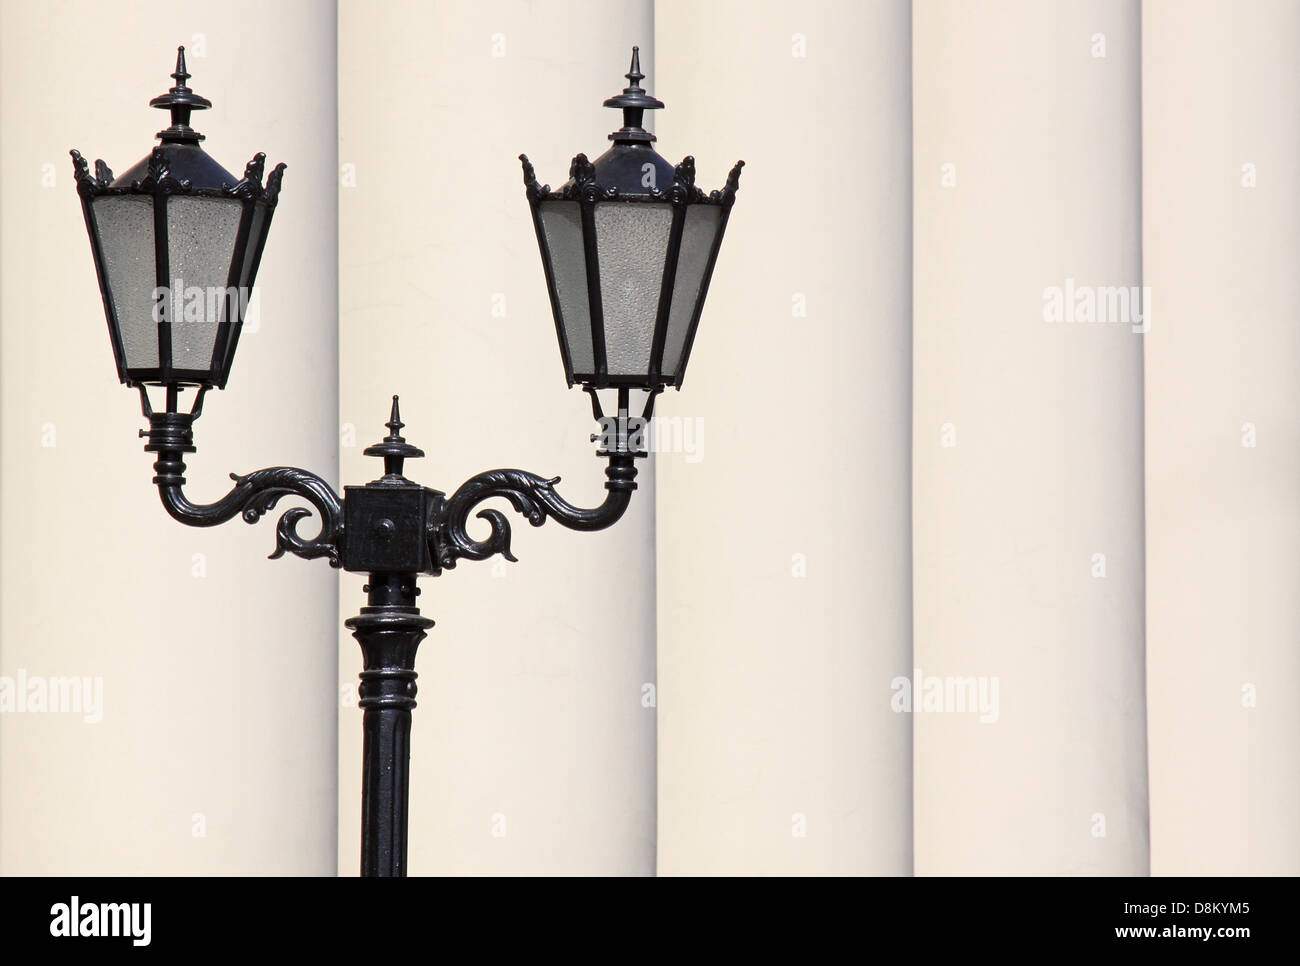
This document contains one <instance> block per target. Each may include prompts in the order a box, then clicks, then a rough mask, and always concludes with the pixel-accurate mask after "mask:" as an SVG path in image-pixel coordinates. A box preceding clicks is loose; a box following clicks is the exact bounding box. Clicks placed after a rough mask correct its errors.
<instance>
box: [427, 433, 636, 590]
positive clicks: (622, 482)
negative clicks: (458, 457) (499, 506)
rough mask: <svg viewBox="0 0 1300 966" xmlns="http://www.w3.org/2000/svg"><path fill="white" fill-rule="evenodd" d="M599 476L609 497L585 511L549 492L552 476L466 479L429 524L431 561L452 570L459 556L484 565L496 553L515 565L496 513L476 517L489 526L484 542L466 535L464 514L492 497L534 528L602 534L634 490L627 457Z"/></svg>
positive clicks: (613, 459) (615, 458) (505, 525)
mask: <svg viewBox="0 0 1300 966" xmlns="http://www.w3.org/2000/svg"><path fill="white" fill-rule="evenodd" d="M605 475H606V477H608V479H607V481H606V483H605V488H606V489H607V490H608V491H609V495H608V496H607V497H606V498H605V502H604V503H602V504H601V505H600V506H598V507H592V508H590V509H584V508H582V507H576V506H574V505H573V504H572V503H569V502H568V501H567V500H565V499H564V498H563V497H562V496H560V495H559V494H558V493H556V492H555V484H557V483H559V482H560V478H559V477H558V476H556V477H551V478H549V479H548V478H546V477H542V476H538V475H537V474H536V473H529V472H527V471H526V470H488V471H487V472H486V473H479V474H478V475H477V476H472V477H470V478H469V479H468V480H466V481H465V482H464V483H463V484H461V486H460V488H459V489H457V490H456V492H455V493H453V494H452V495H451V496H450V497H448V498H447V499H446V500H445V501H443V502H442V503H441V505H440V506H439V507H438V509H437V510H436V511H435V513H434V516H433V519H431V520H430V522H429V532H430V549H431V550H432V552H433V557H434V559H435V560H436V561H437V562H438V566H439V567H442V568H445V569H451V568H453V567H455V566H456V561H457V560H458V559H459V558H462V557H463V558H465V559H467V560H486V559H487V558H488V557H491V556H492V555H493V554H497V553H499V554H501V555H502V556H503V557H505V558H506V559H507V560H512V561H513V560H515V557H514V555H513V554H512V553H511V552H510V521H509V520H507V519H506V516H505V514H504V513H502V512H501V511H500V510H494V509H491V508H488V509H484V510H480V511H479V512H478V513H477V514H476V516H477V517H478V518H479V519H481V520H486V521H487V522H488V525H489V526H490V527H491V532H490V533H489V534H488V536H486V537H485V538H484V539H482V540H475V539H474V538H473V537H471V536H470V535H469V533H468V532H467V531H466V525H467V523H468V521H469V515H470V513H471V512H473V510H474V508H475V507H476V506H478V505H479V504H480V503H482V502H483V501H484V500H487V499H491V498H492V497H502V498H504V499H505V500H507V501H509V503H510V505H511V506H512V507H514V508H515V510H516V511H518V512H519V513H521V514H523V516H524V517H525V518H526V519H527V520H528V522H529V523H531V524H532V525H533V526H535V527H540V526H541V525H542V524H543V523H545V522H546V521H547V519H548V518H549V519H552V520H555V521H556V522H557V523H559V524H560V525H561V526H565V527H568V528H569V529H570V530H603V529H604V528H605V527H608V526H610V525H612V524H613V523H615V522H616V521H617V520H618V519H619V518H620V517H621V516H622V515H623V513H624V511H625V510H627V507H628V503H629V502H630V501H631V498H632V491H633V490H634V489H636V482H635V480H636V465H635V463H634V462H633V457H632V455H631V454H627V453H616V454H611V455H610V458H609V467H608V468H607V469H606V470H605Z"/></svg>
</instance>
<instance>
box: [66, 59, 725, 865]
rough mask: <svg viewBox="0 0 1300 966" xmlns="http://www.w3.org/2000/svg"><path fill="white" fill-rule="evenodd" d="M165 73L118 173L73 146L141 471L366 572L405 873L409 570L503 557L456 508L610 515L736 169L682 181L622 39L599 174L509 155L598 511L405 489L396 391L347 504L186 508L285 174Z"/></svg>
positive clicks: (391, 813)
mask: <svg viewBox="0 0 1300 966" xmlns="http://www.w3.org/2000/svg"><path fill="white" fill-rule="evenodd" d="M172 77H173V78H175V80H176V85H175V86H174V87H172V88H171V90H170V91H168V92H167V93H166V94H163V95H161V96H159V97H156V98H154V99H153V101H151V102H150V103H151V104H152V105H153V106H154V107H158V108H163V109H166V110H169V111H170V112H171V120H172V123H171V126H170V127H168V128H167V129H165V130H163V131H161V132H159V134H158V137H159V138H160V141H161V143H160V144H159V145H158V146H157V147H155V148H154V149H153V152H152V153H151V154H150V155H149V157H148V158H146V159H144V160H143V161H141V162H140V163H139V164H137V165H136V166H135V167H133V168H131V169H130V170H129V171H127V172H126V174H124V175H122V176H121V177H119V178H116V179H115V178H114V177H113V173H112V172H111V171H110V170H109V169H108V167H107V166H106V165H105V164H104V162H103V161H96V162H95V171H94V173H93V174H91V172H90V170H89V166H88V164H87V163H86V161H85V159H84V158H82V156H81V155H80V154H79V153H78V152H77V151H73V152H72V159H73V165H74V167H75V169H76V179H77V191H78V193H79V194H80V195H81V199H82V208H83V211H84V213H85V218H86V228H87V231H88V232H89V234H90V243H91V250H92V252H93V254H94V258H95V269H96V271H97V273H98V275H99V285H100V289H101V291H102V293H103V297H104V311H105V315H106V317H107V319H108V329H109V336H110V339H111V341H112V345H113V353H114V357H115V358H116V360H117V368H118V376H119V378H120V379H121V380H122V381H123V382H124V383H126V384H127V385H129V386H132V387H135V388H137V389H138V390H139V392H140V399H141V406H142V408H143V410H144V415H145V417H146V418H147V419H148V421H149V429H148V430H147V431H144V430H142V431H141V433H140V435H141V436H145V437H147V438H148V442H147V443H146V445H145V450H146V451H147V452H150V453H154V454H155V462H154V473H155V476H154V478H153V482H154V483H155V484H156V485H157V487H158V492H159V495H160V496H161V498H162V503H163V506H164V507H165V508H166V509H167V512H168V513H170V514H171V515H172V517H174V518H175V519H177V520H179V521H180V522H181V523H185V524H188V525H190V526H198V527H209V526H215V525H216V524H219V523H224V522H226V521H227V520H230V519H232V518H233V517H235V516H236V515H240V516H242V517H243V518H244V520H246V521H247V522H249V523H254V522H256V521H257V520H259V519H261V517H263V516H264V515H266V514H267V513H269V512H270V511H271V510H273V509H274V507H275V505H276V503H277V502H278V501H279V500H280V499H281V498H283V497H297V498H301V499H304V500H306V501H307V502H308V503H309V504H311V506H312V507H314V508H315V510H316V512H317V513H318V515H319V516H320V531H319V532H318V533H317V534H316V535H315V536H313V537H303V536H302V535H300V534H299V532H298V523H299V521H300V520H302V518H304V517H307V516H310V511H309V510H307V509H305V508H303V507H292V508H290V509H288V510H285V511H284V512H283V513H282V514H281V515H280V519H279V522H278V524H277V527H276V550H275V552H274V553H272V554H271V556H272V557H273V558H275V557H280V556H282V555H283V554H284V553H285V552H289V553H293V554H296V555H297V556H300V557H305V558H314V557H325V558H327V559H328V560H329V562H330V565H331V566H334V567H341V568H343V569H344V570H347V571H351V572H360V573H366V574H368V575H369V582H368V583H367V584H366V587H365V590H366V593H367V594H368V601H367V603H368V606H366V607H363V608H362V609H361V613H360V615H358V616H357V617H353V618H350V619H349V620H347V621H346V622H345V624H346V626H347V627H348V628H349V629H350V630H351V631H352V633H353V636H354V637H356V639H357V641H358V642H359V643H360V645H361V652H362V658H363V662H364V670H363V671H362V672H361V686H360V689H359V690H360V702H359V703H360V706H361V708H362V709H363V710H364V729H365V743H364V764H363V784H362V820H361V821H362V833H361V873H362V875H367V876H400V875H405V874H406V835H407V798H408V796H407V791H408V777H409V776H408V769H409V761H410V735H411V710H412V709H413V708H414V707H415V693H416V686H415V678H416V674H415V652H416V648H417V646H418V645H419V643H420V641H421V640H423V638H424V636H425V632H426V631H427V630H428V629H429V628H430V627H431V626H433V621H432V620H430V619H428V618H426V617H422V616H421V615H420V611H419V609H418V608H417V607H416V605H415V599H416V596H417V595H418V594H419V593H420V591H419V589H418V588H417V587H416V578H417V577H418V576H419V575H420V574H425V575H434V576H436V575H438V574H440V573H442V571H443V570H445V569H451V568H453V567H455V566H456V563H457V561H458V560H460V559H469V560H485V559H487V558H488V557H491V556H493V555H494V554H498V553H499V554H501V555H502V556H504V557H505V558H506V559H507V560H514V559H515V558H514V557H513V556H512V555H511V553H510V524H509V521H508V520H507V519H506V517H505V515H504V514H503V513H501V512H500V511H499V510H495V509H483V510H480V511H479V512H478V514H477V515H478V516H479V517H480V518H482V519H484V520H486V521H487V522H488V524H489V526H490V528H491V529H490V533H489V534H488V535H487V536H486V537H485V538H484V539H482V540H475V539H473V538H472V537H470V536H469V534H468V533H467V532H466V522H467V520H468V518H469V515H470V514H471V513H472V512H473V511H474V509H475V507H477V506H478V505H479V504H480V503H482V502H483V501H484V500H487V499H490V498H492V497H502V498H504V499H505V500H507V501H508V502H509V503H510V505H511V506H513V507H514V509H515V510H517V511H518V512H520V513H522V514H523V515H524V516H525V517H526V518H527V519H528V522H529V523H531V524H532V525H533V526H541V525H542V524H543V523H544V522H545V521H546V520H547V518H550V519H553V520H555V521H557V522H558V523H560V524H561V525H563V526H565V527H568V528H570V529H573V530H600V529H603V528H605V527H608V526H609V525H611V524H612V523H614V522H615V521H616V520H618V519H619V517H621V516H622V515H623V511H624V510H626V509H627V505H628V502H629V501H630V500H631V497H632V491H633V490H635V489H636V482H635V479H636V463H635V461H636V459H637V458H638V457H644V456H645V455H646V453H645V451H644V450H643V449H642V447H641V445H640V443H641V440H640V435H639V433H640V430H641V429H642V428H643V427H644V425H645V421H646V420H648V419H649V417H650V414H651V411H652V409H653V405H654V399H655V396H656V395H657V394H658V393H659V392H661V391H662V390H663V388H664V387H665V386H667V385H672V386H680V385H681V381H682V374H683V372H684V371H685V368H686V360H687V358H688V356H689V354H690V348H691V342H692V339H693V337H694V333H695V328H696V326H697V325H698V323H699V316H700V310H701V308H702V306H703V303H704V296H705V292H706V290H707V288H708V282H709V275H710V274H711V272H712V269H713V263H714V260H715V259H716V258H717V253H718V245H719V244H720V242H721V239H722V231H723V228H724V227H725V225H726V220H727V215H728V213H729V211H730V208H731V205H732V203H733V201H734V199H735V194H736V190H737V187H738V179H739V176H740V168H741V164H740V163H738V164H737V165H736V166H735V168H733V169H732V172H731V175H730V176H729V177H728V179H727V184H726V187H724V188H723V189H721V190H720V191H715V192H713V193H712V194H711V195H708V196H706V195H705V194H704V193H703V192H702V191H700V190H699V189H697V188H696V187H695V183H694V182H695V172H694V162H693V161H692V159H691V158H687V159H686V160H685V161H683V162H682V163H681V164H679V165H677V167H676V168H672V167H670V166H669V165H668V163H667V162H665V161H664V160H663V158H661V157H660V156H659V155H658V154H656V153H655V151H654V149H653V148H651V147H650V143H651V142H652V141H653V140H654V136H653V135H651V134H649V133H648V132H646V131H645V130H644V129H642V127H641V117H642V112H643V111H645V110H646V109H649V108H658V107H663V105H662V104H661V103H660V102H659V101H657V100H655V99H654V98H652V97H650V96H649V95H647V94H646V93H645V92H644V91H642V90H641V87H640V81H641V79H642V77H643V75H642V74H641V72H640V70H639V67H638V57H637V52H636V48H633V53H632V69H631V71H630V72H629V73H628V75H627V77H628V80H629V81H630V86H629V87H627V88H626V89H625V90H624V91H623V93H622V94H621V95H619V96H618V97H614V98H611V99H610V100H608V101H606V102H605V104H606V106H609V107H617V108H622V110H623V118H624V124H623V127H622V128H620V129H619V130H618V131H616V132H614V133H613V134H611V135H610V139H611V140H612V141H613V142H614V145H613V147H611V148H610V150H609V151H607V152H606V153H605V154H604V155H602V156H601V157H600V158H598V159H597V160H596V162H595V163H594V164H592V163H591V162H589V161H587V159H586V157H585V156H584V155H581V154H580V155H578V156H577V157H576V158H575V159H574V160H573V165H572V168H571V179H570V181H569V182H568V183H567V184H565V185H564V186H563V187H562V188H561V189H560V190H559V191H558V192H551V191H550V189H549V188H546V187H543V186H540V185H538V183H537V181H536V179H535V178H534V177H533V169H532V165H530V164H529V163H528V160H527V159H526V158H523V156H522V155H521V160H522V161H523V165H524V180H525V182H526V184H527V194H528V198H529V201H530V203H531V205H532V209H533V220H534V224H535V225H536V228H537V237H538V242H539V244H540V246H541V251H542V261H543V264H544V267H545V271H546V280H547V286H548V289H549V291H550V296H551V305H552V308H553V310H554V313H555V323H556V330H557V332H558V334H559V338H560V354H561V357H562V359H563V360H564V367H565V373H566V375H567V377H568V380H569V384H570V385H573V384H575V383H581V384H582V386H583V388H584V389H585V390H587V391H588V392H589V393H590V394H591V398H592V409H593V413H594V414H595V416H596V418H597V420H598V421H599V422H600V424H601V427H602V434H601V435H600V436H599V437H597V436H593V437H592V439H593V441H594V440H596V439H598V438H599V439H600V441H601V445H600V448H599V449H598V450H597V455H599V456H602V457H605V458H606V459H607V461H608V465H607V467H606V470H605V476H606V483H605V489H606V490H607V491H608V494H607V496H606V498H605V501H604V503H602V504H601V505H600V506H598V507H595V508H592V509H582V508H579V507H575V506H573V505H571V504H570V503H568V502H566V501H565V500H564V499H563V498H562V497H561V496H560V495H559V494H558V493H556V492H555V484H556V483H558V482H559V478H558V477H554V478H550V479H548V478H545V477H541V476H538V475H536V474H534V473H529V472H526V471H524V470H510V469H506V470H489V471H487V472H485V473H480V474H478V475H477V476H474V477H471V478H470V479H469V480H467V481H466V482H465V483H464V484H462V485H461V486H460V488H459V489H457V490H456V491H455V492H454V493H452V494H451V495H450V496H447V495H445V494H444V493H442V492H440V491H438V490H433V489H429V488H428V487H424V486H421V485H420V484H418V483H413V482H411V481H410V480H408V479H406V477H405V476H403V475H402V471H403V466H404V463H405V461H406V460H407V459H412V458H415V457H420V456H423V455H424V453H423V452H422V451H420V450H419V449H417V448H416V447H414V446H412V445H411V444H410V443H408V442H407V441H406V440H405V438H403V436H402V435H401V430H402V427H403V425H404V424H403V423H402V422H401V419H400V417H399V415H398V406H397V397H396V396H394V397H393V408H392V414H391V416H390V418H389V421H388V423H387V426H388V429H389V433H388V435H387V436H385V437H384V439H383V440H382V441H381V442H379V443H377V444H375V445H374V446H371V447H369V448H368V449H366V450H365V455H367V456H377V457H382V458H383V461H384V473H383V476H381V477H380V478H379V479H377V480H374V481H372V482H370V483H367V484H365V485H364V486H348V487H345V488H344V493H345V496H344V497H340V496H339V495H338V494H337V493H335V492H334V490H333V489H332V488H331V487H330V485H329V484H328V483H326V482H325V481H324V480H322V479H321V478H320V477H318V476H316V475H314V474H312V473H309V472H307V471H306V470H300V469H296V468H293V467H284V466H278V467H271V468H269V469H262V470H257V471H256V472H253V473H250V474H248V475H247V476H237V475H234V474H232V478H233V479H234V481H235V486H234V488H233V489H231V491H230V492H229V493H227V494H226V495H225V496H224V497H222V498H221V499H220V500H218V501H217V502H215V503H209V504H202V505H200V504H194V503H191V502H190V501H189V500H188V499H187V498H186V497H185V495H184V493H183V491H182V487H183V486H184V484H185V477H184V472H185V463H184V454H186V453H193V452H194V451H195V448H194V429H193V427H194V420H196V419H197V418H198V417H199V414H200V412H201V411H202V404H203V397H204V394H205V393H206V392H207V390H209V389H212V388H218V389H220V388H222V387H224V386H225V384H226V380H227V378H228V376H229V374H230V365H231V361H232V359H233V357H234V353H235V346H236V344H237V342H238V340H239V332H240V326H241V325H242V323H243V319H244V311H245V309H246V307H247V296H248V292H249V290H250V288H251V286H252V284H253V280H254V277H255V276H256V273H257V265H258V261H259V260H260V258H261V254H262V248H263V246H264V244H265V242H266V236H267V232H268V230H269V229H270V225H271V216H272V214H273V213H274V210H275V206H276V200H277V198H278V196H279V193H280V181H281V178H282V176H283V172H284V167H285V166H284V165H283V164H281V165H278V166H277V167H276V168H275V169H274V170H273V171H272V172H271V174H270V176H269V177H268V178H267V179H266V183H265V185H263V183H262V173H263V162H264V156H263V155H261V154H258V155H256V156H255V157H254V158H253V160H252V161H250V162H249V163H248V166H247V168H246V169H245V172H244V177H243V178H240V179H236V178H235V177H234V176H233V175H230V174H229V173H227V172H226V171H225V170H224V169H223V168H222V167H221V166H220V165H218V164H217V163H216V162H215V161H213V160H212V159H211V158H210V157H209V156H208V155H207V154H206V153H205V152H204V151H203V149H202V148H201V147H200V146H199V141H201V140H202V138H203V136H202V135H201V134H198V133H197V132H196V131H194V130H193V129H192V128H191V127H190V125H189V121H190V114H191V112H193V111H195V110H202V109H204V108H208V107H210V106H211V104H210V102H209V101H207V100H206V99H204V98H202V97H199V96H198V95H197V94H195V93H194V92H193V91H191V90H190V89H189V87H188V86H186V81H187V80H188V79H189V77H190V75H189V74H188V73H187V72H186V70H185V49H184V48H183V47H182V48H180V50H179V52H178V56H177V60H176V72H175V73H174V74H172ZM149 387H162V388H163V390H164V395H163V399H164V400H165V405H163V406H162V409H161V411H158V410H155V408H154V407H153V406H152V405H151V403H150V399H149V394H148V388H149ZM605 387H615V388H616V390H617V394H618V409H617V416H616V417H615V418H609V419H607V418H606V417H605V416H604V414H603V413H602V411H601V407H600V401H599V398H598V397H597V395H596V390H597V389H601V388H605ZM631 389H641V390H645V391H646V393H647V398H646V403H645V408H644V410H643V411H642V414H641V417H640V419H635V418H632V417H630V416H629V413H628V406H629V398H628V397H629V392H630V390H631ZM187 390H193V391H194V399H193V402H192V403H191V405H190V407H189V409H188V410H185V409H184V408H183V407H181V405H180V396H181V394H182V393H183V392H185V391H187Z"/></svg>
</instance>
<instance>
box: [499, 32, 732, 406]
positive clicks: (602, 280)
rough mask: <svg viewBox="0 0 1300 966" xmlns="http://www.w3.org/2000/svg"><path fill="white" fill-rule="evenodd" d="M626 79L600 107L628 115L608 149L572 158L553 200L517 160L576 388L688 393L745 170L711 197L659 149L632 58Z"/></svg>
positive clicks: (685, 166) (689, 166) (657, 104)
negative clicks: (685, 386)
mask: <svg viewBox="0 0 1300 966" xmlns="http://www.w3.org/2000/svg"><path fill="white" fill-rule="evenodd" d="M624 76H625V77H626V78H627V80H628V86H627V87H625V88H624V89H623V92H622V93H621V94H617V95H615V96H614V97H611V98H608V99H607V100H606V101H605V102H604V105H605V107H609V108H615V109H618V110H621V111H622V112H623V126H622V127H620V128H619V129H618V130H616V131H614V132H613V133H612V134H610V135H609V139H610V140H611V141H612V142H613V144H612V145H611V146H610V148H609V150H607V151H606V152H605V153H604V154H602V155H601V156H600V157H598V158H597V159H596V160H595V161H594V162H593V161H590V160H588V158H587V156H586V155H585V154H579V155H577V156H576V157H575V158H574V159H573V161H572V162H571V164H570V166H569V180H568V181H566V182H565V183H564V184H563V185H562V186H561V187H560V188H559V189H558V190H555V191H552V190H551V188H550V186H549V185H543V184H539V183H538V181H537V177H536V173H535V171H534V168H533V165H532V164H531V163H530V162H529V160H528V157H527V156H526V155H522V154H521V155H520V156H519V160H520V162H521V163H522V164H523V171H524V186H525V189H526V193H527V196H528V201H529V204H530V205H531V207H532V213H533V227H534V228H535V230H536V233H537V243H538V246H539V248H540V249H541V255H542V267H543V270H544V271H545V274H546V286H547V290H548V293H549V295H550V299H551V311H552V313H553V315H554V316H555V330H556V335H557V337H558V339H559V344H560V358H561V360H562V362H563V364H564V373H565V376H566V378H567V379H568V382H569V385H570V386H572V385H575V384H579V383H580V384H582V385H583V386H584V387H586V388H588V389H600V388H605V387H608V386H617V387H619V388H628V389H632V388H638V389H645V390H647V391H650V392H652V393H653V392H657V391H659V390H661V389H663V388H664V387H665V386H673V387H675V388H681V385H682V379H683V377H684V375H685V372H686V362H687V360H688V359H689V358H690V353H691V346H692V344H693V342H694V340H695V330H696V328H697V327H698V325H699V321H700V313H701V311H702V310H703V308H704V297H705V295H706V294H707V292H708V288H709V280H710V278H711V277H712V275H713V266H714V263H715V262H716V260H717V257H718V250H719V247H720V246H721V244H722V235H723V232H724V231H725V229H726V226H727V219H728V217H729V216H730V214H731V208H732V205H733V204H734V203H735V199H736V192H737V191H738V190H739V188H740V170H741V168H742V167H744V164H745V162H743V161H737V162H736V164H735V166H734V167H733V168H732V169H731V173H730V174H729V175H728V176H727V180H726V183H725V185H724V186H723V187H722V188H720V189H718V190H716V191H713V192H710V193H708V194H706V193H705V192H704V191H703V190H701V189H700V188H698V187H697V186H696V184H695V159H694V158H692V157H690V156H687V157H686V158H684V159H683V160H682V161H681V163H680V164H677V165H673V164H670V163H669V162H668V161H666V160H665V159H664V158H663V157H661V156H660V155H659V153H658V152H657V151H655V149H654V148H653V147H652V144H653V142H654V140H655V136H654V135H653V134H651V133H650V132H649V131H647V130H646V129H645V128H644V127H643V126H642V123H643V121H644V117H645V112H646V111H648V110H658V109H661V108H662V107H663V106H664V104H663V102H662V101H660V100H658V99H657V98H654V97H651V96H650V94H649V93H647V92H646V91H645V90H643V89H642V87H641V81H642V80H644V79H645V75H644V74H643V73H642V72H641V55H640V51H639V49H638V48H636V47H633V48H632V65H631V67H630V68H629V70H628V72H627V74H626V75H624Z"/></svg>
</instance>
